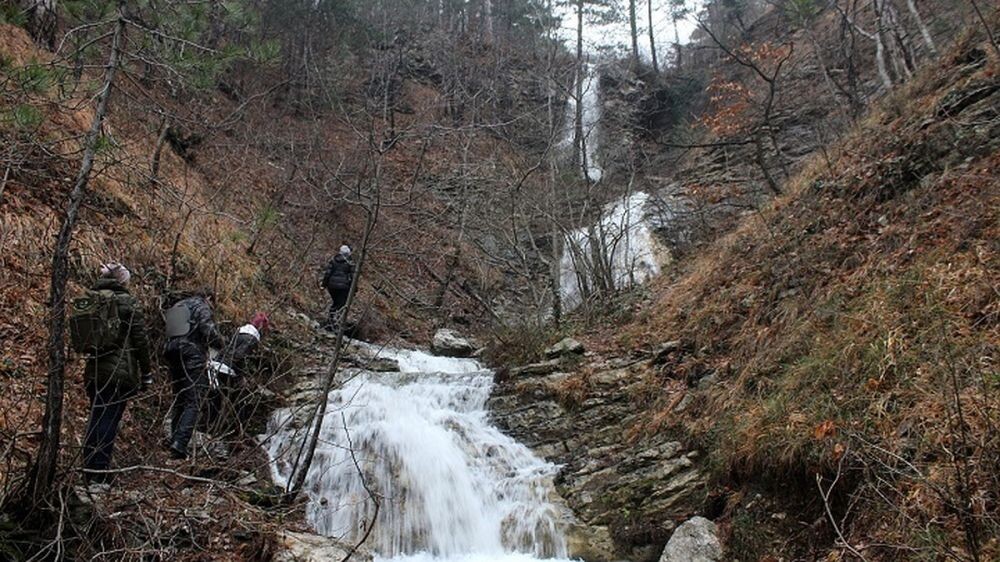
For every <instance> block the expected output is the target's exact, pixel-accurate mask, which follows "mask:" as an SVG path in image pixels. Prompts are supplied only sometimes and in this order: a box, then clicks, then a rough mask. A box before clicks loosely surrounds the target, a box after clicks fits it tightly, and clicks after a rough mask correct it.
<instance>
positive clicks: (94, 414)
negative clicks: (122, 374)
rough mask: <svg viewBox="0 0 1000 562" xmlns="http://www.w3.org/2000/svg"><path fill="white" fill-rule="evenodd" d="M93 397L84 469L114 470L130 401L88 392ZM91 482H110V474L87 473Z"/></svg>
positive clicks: (110, 393)
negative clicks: (114, 455)
mask: <svg viewBox="0 0 1000 562" xmlns="http://www.w3.org/2000/svg"><path fill="white" fill-rule="evenodd" d="M87 394H89V395H90V421H88V422H87V433H86V434H85V435H84V440H83V468H84V470H85V471H86V470H108V469H110V468H111V454H112V452H113V451H114V446H115V437H116V436H117V435H118V425H119V424H120V423H121V421H122V414H124V413H125V404H126V400H125V399H124V398H120V397H119V396H118V395H117V393H116V392H109V391H103V392H100V391H97V390H95V389H87ZM87 480H88V481H90V482H108V481H110V480H111V475H110V474H101V473H90V474H87Z"/></svg>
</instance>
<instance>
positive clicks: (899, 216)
mask: <svg viewBox="0 0 1000 562" xmlns="http://www.w3.org/2000/svg"><path fill="white" fill-rule="evenodd" d="M974 47H976V45H975V44H974V43H973V42H972V41H971V40H967V41H966V42H965V43H964V44H963V45H960V46H959V47H958V49H957V51H956V53H957V55H956V56H955V57H953V58H952V59H945V60H944V61H942V62H941V63H940V67H939V68H933V69H928V70H927V71H926V72H925V73H924V74H923V76H922V77H920V78H919V79H917V80H915V81H914V82H912V83H911V84H910V85H908V86H907V87H906V88H904V89H902V90H900V91H899V92H897V93H895V94H894V95H893V96H891V97H890V98H889V99H887V100H885V102H884V103H883V104H882V106H881V108H880V109H878V110H877V111H875V112H873V114H872V115H871V116H870V117H869V118H868V119H867V120H866V121H865V122H864V123H863V124H862V125H861V126H860V128H858V129H857V130H856V131H855V132H854V133H852V134H851V135H850V136H849V137H848V138H847V139H846V140H845V141H844V142H843V143H842V144H841V145H839V147H836V149H835V151H834V152H832V154H831V160H830V161H829V162H827V161H826V160H825V159H823V158H821V157H816V158H815V159H814V160H813V161H812V163H811V164H810V165H808V166H807V167H806V169H805V170H804V171H803V172H802V173H801V174H800V175H799V176H798V177H797V178H796V180H795V181H794V182H793V184H792V186H791V189H789V191H788V193H787V194H786V195H784V196H782V197H781V198H779V199H778V200H776V201H775V202H774V204H773V205H772V206H771V208H769V209H768V210H767V211H765V213H764V214H763V215H762V216H754V217H751V218H749V219H748V220H746V221H745V222H744V223H743V224H742V225H741V226H740V227H739V228H737V229H736V230H735V231H734V232H733V233H731V234H730V235H728V236H726V237H725V238H723V239H722V240H720V241H719V242H718V243H716V244H715V245H714V246H713V247H712V248H710V249H709V250H708V251H707V252H706V253H705V254H703V255H702V256H700V257H698V258H696V259H695V260H694V261H693V262H692V263H691V264H688V268H687V269H686V270H685V272H684V274H683V275H682V276H681V277H680V278H679V279H678V280H676V281H668V282H664V283H663V284H662V285H661V286H660V287H658V288H657V289H658V291H659V293H660V295H661V296H660V298H659V299H658V300H657V301H656V302H654V303H652V304H650V305H649V306H648V307H647V309H646V310H645V311H644V312H643V313H642V314H640V320H639V321H638V322H636V323H635V324H634V325H633V326H632V327H631V328H630V329H629V330H628V331H627V333H626V334H625V335H624V336H623V337H622V342H623V343H624V344H626V345H628V346H629V347H635V346H636V345H641V346H652V345H655V343H656V342H659V341H664V338H666V339H681V340H682V341H684V342H685V344H686V346H687V347H688V348H690V349H693V350H697V351H695V352H694V353H692V354H690V356H689V357H687V358H686V359H685V361H686V362H687V363H694V362H697V363H698V364H700V365H702V366H704V367H707V368H708V369H710V370H712V371H714V372H716V373H717V374H718V375H719V376H720V379H721V384H719V385H718V386H716V387H714V388H713V390H711V391H708V392H699V393H698V394H697V397H696V399H695V400H694V402H692V407H690V408H688V409H687V410H685V412H684V414H676V413H674V412H673V406H674V405H675V404H676V393H673V392H671V393H667V394H666V395H665V396H664V398H663V399H662V400H661V401H660V403H659V404H658V406H655V407H654V408H653V410H654V413H653V414H652V417H651V420H650V422H649V424H648V426H647V427H645V428H643V430H644V431H656V430H662V428H667V427H676V428H682V429H683V430H684V431H686V432H687V433H688V435H689V436H690V439H691V440H692V441H693V442H696V443H698V444H700V445H701V446H702V447H704V449H705V450H707V451H709V452H710V455H711V459H710V461H711V464H712V466H713V468H714V471H715V474H716V476H717V477H718V478H719V479H720V480H722V481H731V480H732V479H734V478H735V479H736V481H758V482H759V481H766V480H769V479H770V480H771V481H774V482H780V481H782V480H785V481H786V482H787V481H799V482H804V483H808V482H809V481H810V480H811V479H812V475H813V474H821V475H830V474H833V473H834V472H836V471H837V470H838V467H840V469H842V470H846V471H849V472H850V473H851V474H850V478H847V479H846V480H848V481H849V483H844V484H842V485H843V486H845V487H847V486H850V488H849V489H846V488H845V492H846V493H854V494H855V495H856V496H855V497H857V498H861V499H860V500H858V501H859V502H861V503H860V504H859V505H858V506H855V507H854V509H853V510H851V511H849V515H850V516H851V517H848V521H849V526H848V528H847V532H848V533H849V534H850V536H852V537H854V538H855V539H857V540H858V541H860V542H863V543H865V544H867V543H868V542H869V539H874V538H876V537H877V538H880V539H884V540H885V541H886V543H887V544H888V545H889V546H885V547H879V548H875V547H871V550H870V551H869V555H872V556H875V557H876V558H877V559H892V558H893V556H897V555H898V553H899V552H900V551H897V550H894V549H895V548H896V547H897V546H900V547H901V546H904V545H906V546H914V545H917V546H916V547H915V548H921V549H928V550H927V552H940V550H939V549H941V548H946V547H954V548H956V549H957V551H958V552H963V553H964V554H962V555H963V556H964V555H970V550H971V548H972V547H971V546H970V544H969V541H968V538H967V536H966V533H965V531H966V530H967V527H968V525H967V523H968V521H969V520H974V522H975V525H976V526H977V527H978V529H979V532H980V533H981V536H980V538H979V542H980V545H979V546H980V549H981V554H983V555H988V553H990V552H993V553H994V554H995V552H996V544H995V543H988V541H987V539H986V538H985V537H988V536H989V533H992V532H996V531H997V524H998V522H1000V517H998V511H997V510H998V503H997V500H998V498H1000V485H998V484H1000V482H998V480H997V479H996V478H995V476H992V473H993V472H994V467H995V462H996V459H997V454H998V451H1000V448H998V445H1000V444H998V443H997V439H996V437H995V427H996V424H997V423H998V422H1000V410H998V409H997V406H998V401H997V399H996V396H997V392H998V390H1000V387H998V384H1000V380H998V378H997V372H998V370H997V366H996V365H997V363H996V362H997V358H998V355H1000V247H998V245H997V240H1000V225H998V218H1000V189H998V188H997V186H998V185H1000V143H998V136H1000V135H998V133H1000V115H998V114H997V112H996V108H997V107H998V106H1000V94H997V93H994V94H993V96H992V97H991V98H989V99H987V100H985V101H983V102H980V103H978V104H976V105H972V106H970V107H969V108H967V109H966V110H965V111H963V112H962V113H961V114H959V115H951V116H943V115H942V114H941V113H940V108H942V107H944V106H945V105H946V104H947V103H949V102H950V101H951V100H954V99H957V98H961V95H962V93H963V92H968V91H970V90H971V89H973V88H975V87H976V86H977V85H980V84H982V83H989V81H995V80H996V76H997V73H998V69H1000V65H998V61H997V60H996V59H995V57H993V56H992V55H989V57H990V58H989V59H988V61H985V62H984V63H983V64H982V65H980V66H969V65H965V64H961V63H960V62H959V61H960V60H963V59H964V58H965V56H966V55H968V54H969V53H970V52H972V51H973V48H974ZM985 51H988V49H983V50H982V51H979V52H980V53H982V52H985ZM956 387H957V391H956ZM959 406H961V416H960V415H959ZM960 441H961V444H959V442H960ZM845 457H846V458H845ZM897 457H898V458H897ZM842 459H844V461H845V462H846V468H845V467H844V465H843V464H842V463H841V460H842ZM899 459H906V463H909V465H911V466H912V468H911V467H910V466H907V465H903V466H901V465H902V464H903V463H902V462H901V461H900V460H899ZM889 467H891V469H890V468H889ZM872 479H874V480H872ZM886 488H891V489H892V491H888V490H887V489H886ZM960 489H961V492H959V490H960ZM880 495H881V496H885V497H897V498H899V500H900V504H899V505H897V506H892V505H886V503H885V501H882V500H880V499H879V497H880ZM963 498H964V499H965V500H968V501H971V502H972V503H974V504H975V506H974V507H971V508H968V509H966V508H957V507H956V505H958V504H960V503H961V501H962V499H963ZM837 509H838V510H841V511H839V512H840V513H844V512H845V511H844V510H849V507H847V506H837ZM854 517H856V519H853V518H854ZM929 521H937V522H938V523H937V524H936V525H937V527H939V528H936V530H935V532H936V533H939V535H935V536H930V535H928V534H927V533H925V532H924V530H925V528H924V527H922V526H920V525H922V524H923V523H927V522H929ZM918 522H922V523H919V524H918ZM990 544H992V546H991V545H990ZM935 549H938V550H935ZM920 552H924V551H922V550H921V551H920Z"/></svg>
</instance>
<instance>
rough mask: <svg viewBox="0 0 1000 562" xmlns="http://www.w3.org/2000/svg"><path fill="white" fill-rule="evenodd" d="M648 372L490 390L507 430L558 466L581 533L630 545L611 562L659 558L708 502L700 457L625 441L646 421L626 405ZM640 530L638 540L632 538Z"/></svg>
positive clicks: (547, 379)
mask: <svg viewBox="0 0 1000 562" xmlns="http://www.w3.org/2000/svg"><path fill="white" fill-rule="evenodd" d="M645 368H648V364H645V363H643V364H633V365H630V366H628V367H625V368H619V369H613V368H612V369H606V370H599V371H596V372H591V374H589V375H588V376H586V377H583V376H582V375H581V374H580V373H562V372H556V373H552V374H549V375H540V376H531V377H529V376H524V377H520V378H518V377H510V379H509V380H508V381H507V382H505V383H503V384H498V385H497V386H496V387H495V388H494V391H493V395H492V396H491V398H490V403H489V408H490V414H491V418H492V419H493V420H494V421H495V423H496V424H497V425H498V426H499V427H500V428H501V429H503V430H504V431H505V432H506V433H508V434H509V435H511V436H512V437H514V438H516V439H518V440H519V441H521V442H522V443H524V444H525V445H527V446H528V447H530V448H531V449H532V450H534V451H535V453H536V454H538V455H540V456H542V457H544V458H545V459H546V460H548V461H551V462H553V463H556V464H559V465H561V466H562V468H561V470H560V472H559V474H558V475H557V476H556V479H555V483H556V488H557V490H558V492H559V493H560V494H561V495H562V496H563V497H564V498H565V499H566V503H567V504H568V505H569V506H570V507H571V508H572V509H573V510H574V512H575V513H576V516H577V519H578V520H579V523H580V525H582V526H584V527H587V528H599V527H603V528H606V529H607V530H608V531H609V533H610V536H612V537H615V539H616V540H619V539H620V538H623V537H624V538H623V540H620V541H619V542H616V543H614V545H613V547H612V548H613V553H614V555H615V557H614V558H613V559H621V558H624V559H630V560H639V559H648V558H649V554H650V549H653V555H654V557H655V555H658V554H659V551H660V550H662V548H663V544H664V543H666V540H667V538H668V537H669V535H670V532H671V531H672V529H673V527H672V523H671V522H672V521H673V520H676V519H678V518H681V517H684V516H686V515H687V514H690V513H692V512H698V511H699V510H700V508H701V507H702V504H703V500H704V490H705V487H706V477H705V475H704V473H703V472H702V470H701V466H700V463H699V462H698V455H697V454H696V453H694V452H692V451H688V450H685V449H684V447H683V446H682V445H681V444H680V443H678V442H677V441H674V440H671V439H670V438H669V436H668V435H666V434H665V433H664V432H656V433H654V434H651V435H649V436H647V437H644V438H641V439H635V440H630V439H626V438H625V433H626V432H627V431H628V428H630V427H634V426H636V425H638V424H642V423H645V417H644V416H646V415H648V412H645V411H643V410H642V409H641V408H636V407H635V404H634V403H633V402H632V400H631V399H630V396H631V395H633V394H634V393H636V392H639V386H638V385H640V384H641V381H642V376H640V374H641V372H642V370H643V369H645ZM577 381H580V382H577ZM579 385H583V386H584V387H585V389H584V391H583V392H582V395H581V398H582V399H581V400H580V401H579V403H578V404H576V405H573V404H568V403H567V402H566V400H565V397H566V393H567V389H571V390H572V389H574V388H576V387H577V386H579ZM636 523H641V525H640V527H641V532H639V531H629V527H634V526H635V525H636Z"/></svg>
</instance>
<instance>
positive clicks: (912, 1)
mask: <svg viewBox="0 0 1000 562" xmlns="http://www.w3.org/2000/svg"><path fill="white" fill-rule="evenodd" d="M906 7H907V8H909V10H910V15H911V16H913V21H915V22H916V23H917V27H918V28H920V36H921V37H923V38H924V44H926V45H927V49H928V50H929V51H930V52H931V54H932V55H935V56H937V54H938V49H937V45H935V44H934V37H933V36H932V35H931V31H930V30H929V29H927V24H925V23H924V18H922V17H920V11H919V10H917V2H916V0H906Z"/></svg>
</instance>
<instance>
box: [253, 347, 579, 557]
mask: <svg viewBox="0 0 1000 562" xmlns="http://www.w3.org/2000/svg"><path fill="white" fill-rule="evenodd" d="M379 352H380V356H381V357H388V358H391V359H394V360H396V361H397V362H398V364H399V371H398V372H389V373H373V372H365V371H362V372H360V373H359V374H357V376H355V377H354V378H352V379H350V380H348V381H347V382H345V383H344V384H343V385H342V386H341V387H340V388H338V389H336V390H334V391H333V392H331V393H330V394H329V396H328V400H329V404H328V408H329V409H328V413H327V415H326V417H325V419H324V421H323V426H322V429H321V440H320V444H319V446H318V448H317V450H316V456H315V459H314V460H313V464H312V467H311V469H310V471H309V473H308V474H307V478H306V484H305V488H304V490H305V492H306V493H307V494H308V497H309V502H308V507H307V509H306V517H307V520H308V522H309V523H310V525H312V526H313V528H314V529H315V530H316V532H318V533H320V534H323V535H326V536H330V537H335V538H338V539H340V540H343V541H345V542H347V543H354V542H356V541H358V540H360V539H361V537H362V536H363V532H364V529H365V528H366V527H367V526H368V524H369V522H370V521H371V518H372V517H373V516H375V504H374V502H373V501H372V500H371V499H370V497H369V494H368V492H367V491H366V486H367V487H368V489H369V490H372V491H374V492H375V493H376V494H377V496H378V497H379V499H380V503H381V505H380V509H379V512H378V515H377V521H376V523H375V527H374V529H373V531H372V534H371V536H370V537H369V539H368V541H367V542H366V547H367V548H369V549H371V550H372V551H373V552H374V553H375V554H376V557H377V558H379V559H381V560H394V561H397V562H442V561H448V562H485V561H506V562H529V561H531V560H537V559H542V558H547V559H553V558H555V559H565V558H566V557H567V551H566V540H565V538H564V530H565V527H566V525H567V524H568V521H569V520H570V519H571V517H572V516H571V515H569V514H568V513H567V512H566V510H565V508H563V507H560V505H558V503H557V502H554V501H553V498H555V497H556V496H555V491H554V488H553V484H552V479H553V477H554V476H555V473H556V470H557V467H556V466H555V465H553V464H551V463H548V462H545V461H543V460H542V459H540V458H538V457H536V456H535V455H534V454H533V453H532V452H531V451H530V450H529V449H528V448H527V447H525V446H524V445H522V444H520V443H518V442H516V441H515V440H513V439H511V438H510V437H508V436H506V435H504V434H503V433H501V432H500V431H499V430H498V429H497V428H496V427H494V426H493V425H491V424H490V422H489V419H488V415H487V411H486V401H487V399H488V398H489V396H490V391H491V389H492V387H493V373H492V372H490V371H488V370H486V369H483V367H482V366H481V365H480V364H479V363H477V362H476V361H474V360H471V359H451V358H441V357H434V356H431V355H429V354H426V353H424V352H420V351H414V350H404V349H398V350H394V349H381V350H379ZM294 419H295V416H294V413H293V412H292V411H291V410H289V409H284V410H278V411H276V412H275V413H274V414H273V416H272V418H271V420H270V423H269V427H268V432H267V435H268V437H267V438H266V440H265V441H264V448H265V450H266V451H267V453H268V455H269V457H270V459H271V468H272V472H273V477H274V480H275V482H276V483H277V484H278V485H280V486H283V485H285V484H286V483H287V480H288V478H289V475H290V472H291V470H292V465H293V463H294V460H295V456H296V453H297V451H298V449H299V445H300V444H301V442H302V438H303V436H304V434H305V428H304V427H301V425H302V424H301V423H299V424H296V423H295V421H294ZM352 451H353V455H352ZM355 459H356V461H357V462H355ZM358 467H360V471H359V470H358Z"/></svg>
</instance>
